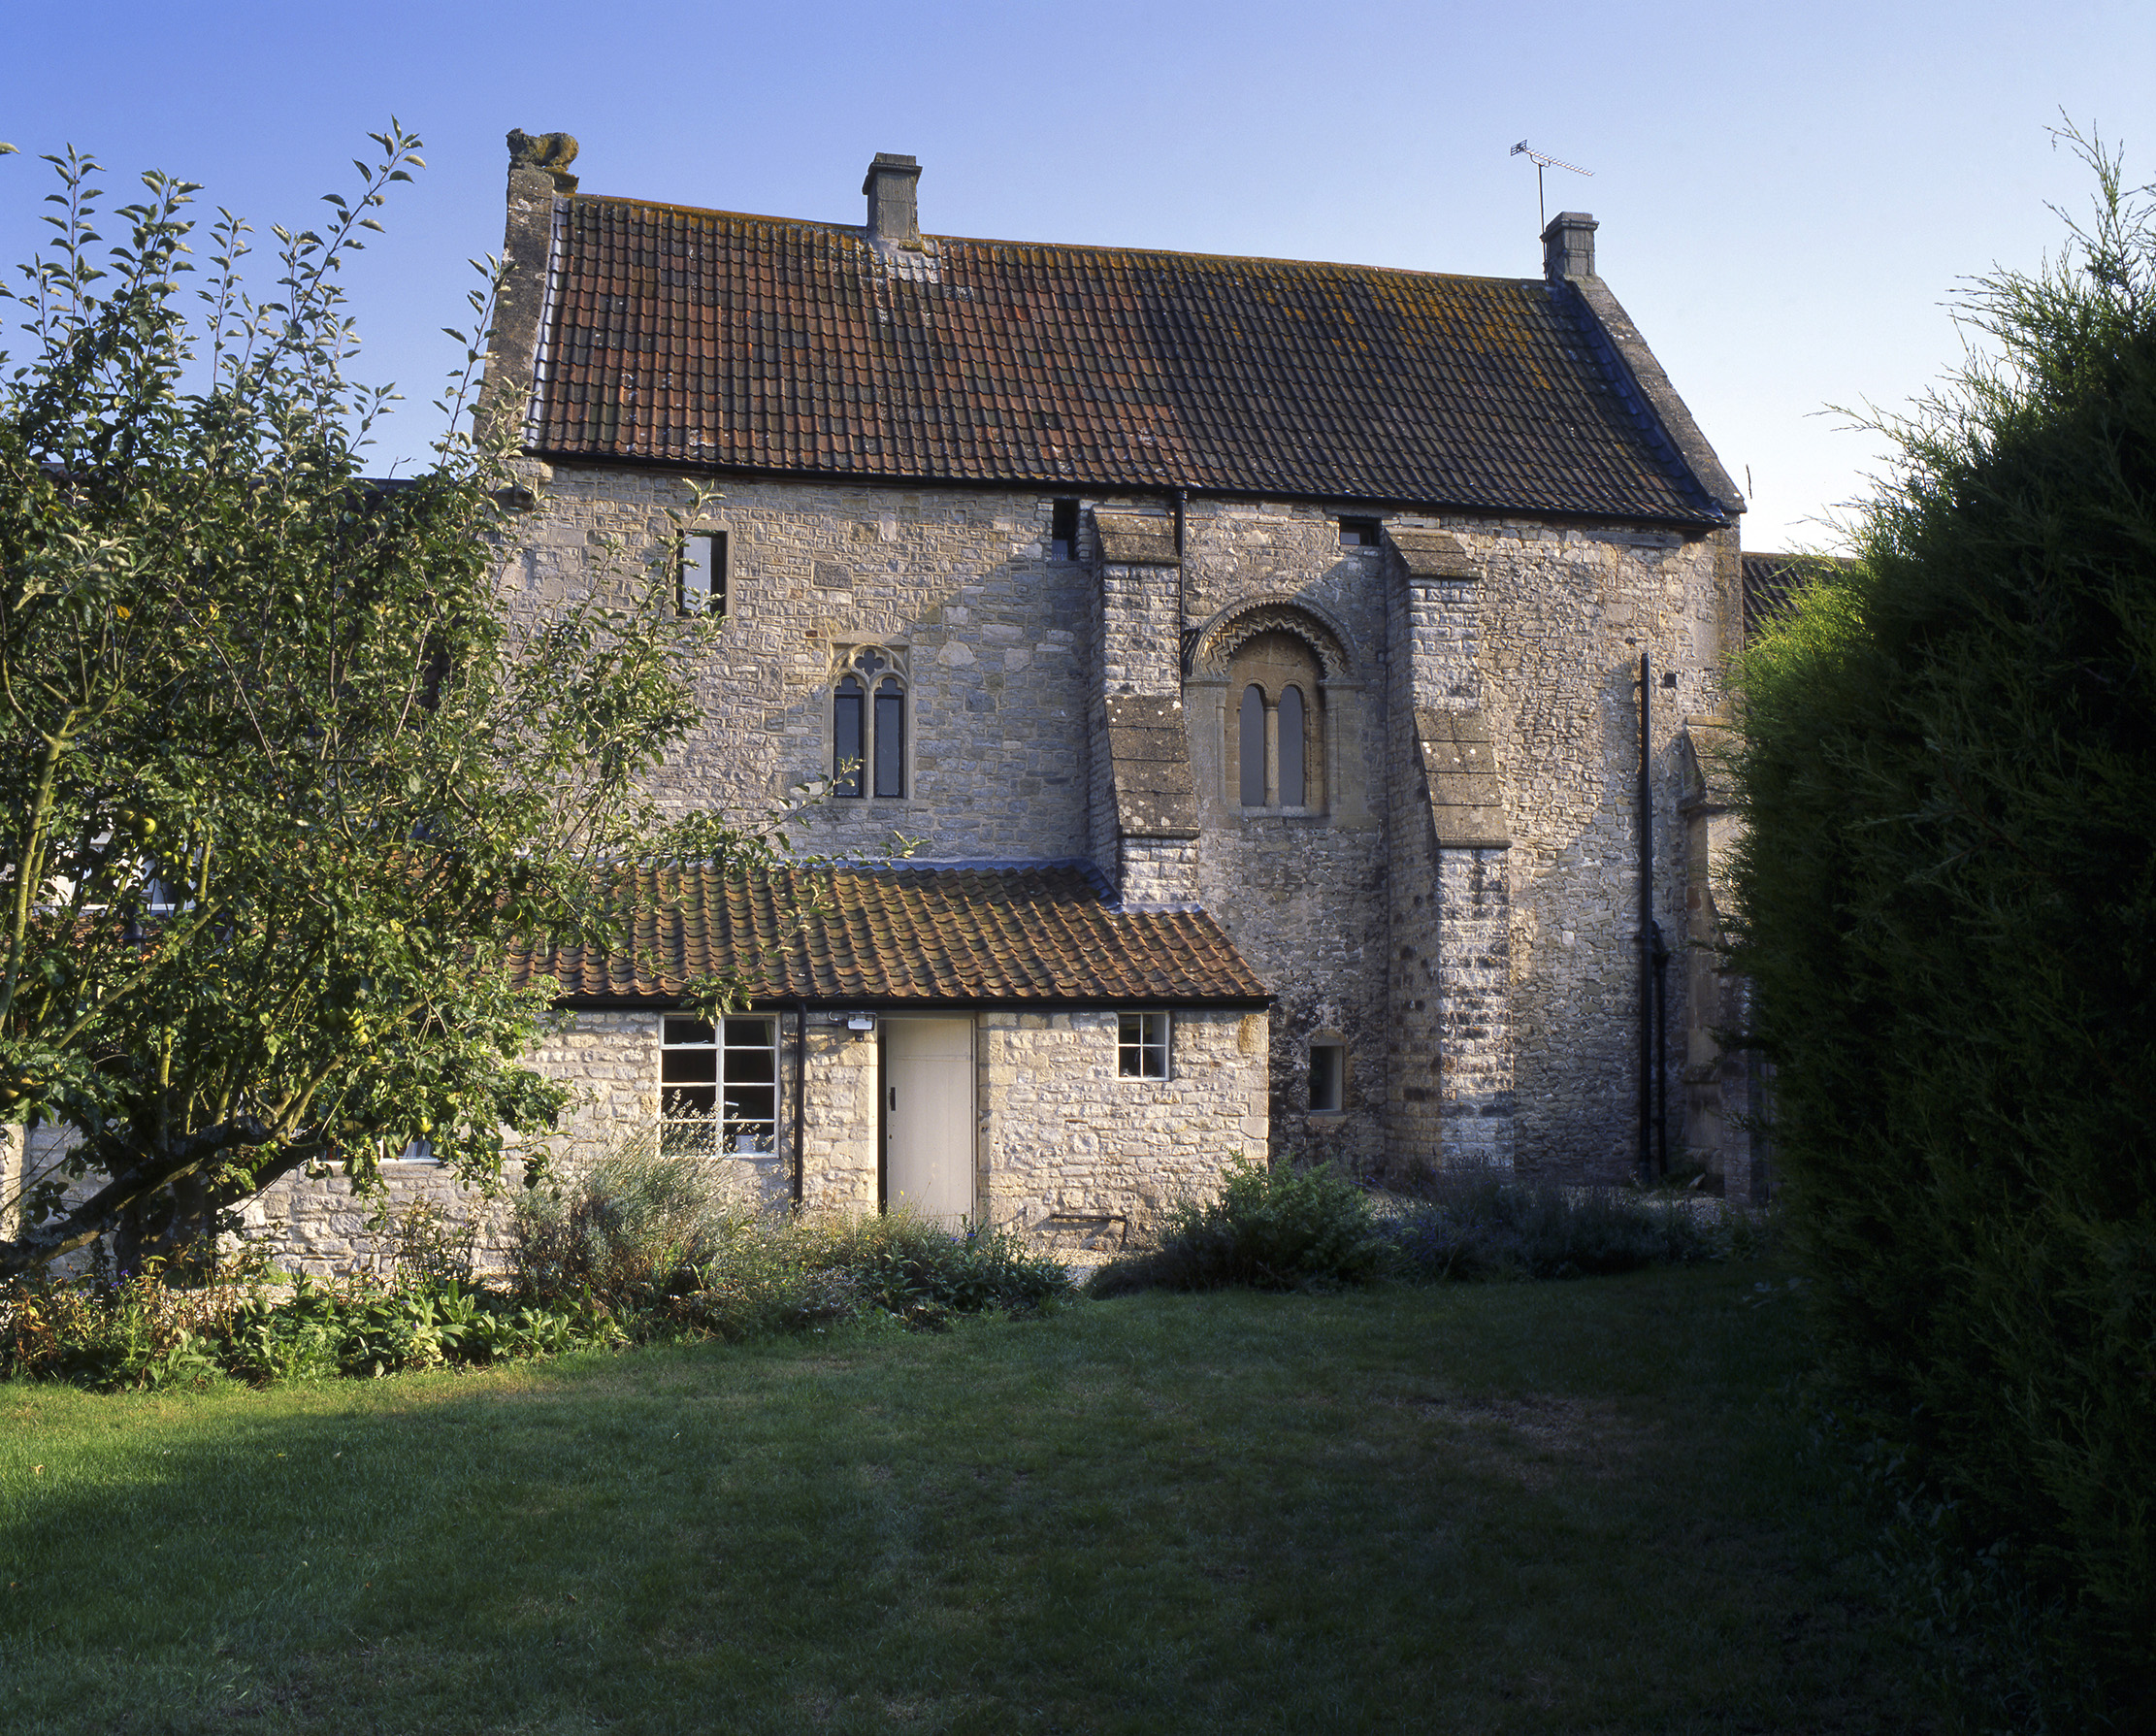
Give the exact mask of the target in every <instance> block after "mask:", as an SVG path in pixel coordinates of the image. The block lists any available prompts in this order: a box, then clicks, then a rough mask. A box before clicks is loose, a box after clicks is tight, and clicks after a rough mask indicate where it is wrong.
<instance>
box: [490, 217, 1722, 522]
mask: <svg viewBox="0 0 2156 1736" xmlns="http://www.w3.org/2000/svg"><path fill="white" fill-rule="evenodd" d="M927 242H928V246H927V248H926V250H925V251H923V252H920V253H910V254H901V255H898V256H896V257H894V256H892V255H890V254H887V253H884V252H879V250H878V249H877V248H876V247H875V246H873V245H871V244H870V242H869V241H868V240H867V239H866V236H865V234H864V233H863V231H861V230H859V229H855V228H849V227H846V226H843V225H837V224H827V223H809V222H798V221H791V220H787V219H782V218H777V217H763V216H747V215H741V214H738V213H730V212H712V211H697V210H690V209H687V208H683V207H679V206H670V205H655V204H650V203H647V202H643V201H638V200H630V199H612V198H601V197H595V196H592V195H589V194H577V195H572V196H568V197H565V198H563V199H562V200H561V201H560V203H559V207H558V215H557V220H556V229H555V239H554V243H553V269H552V272H551V274H550V280H549V290H548V296H547V311H546V315H545V318H544V321H543V330H542V332H541V335H540V336H541V347H540V351H539V362H538V373H539V380H538V392H537V396H536V398H535V401H534V405H533V420H532V425H531V434H530V440H531V444H532V446H533V448H534V449H535V450H537V451H539V452H541V453H544V454H547V455H549V456H556V457H589V458H614V459H628V460H637V461H641V462H645V463H680V464H689V465H697V466H715V467H741V468H746V469H753V470H762V471H771V472H780V473H805V474H814V475H835V476H846V477H857V478H860V479H863V480H874V479H900V478H904V479H910V480H950V481H971V482H1003V483H1012V484H1021V485H1031V486H1040V487H1049V486H1062V487H1071V488H1077V487H1079V486H1080V485H1090V486H1092V487H1095V488H1114V489H1132V490H1136V489H1148V490H1151V489H1169V488H1178V487H1181V488H1192V489H1201V490H1203V489H1211V490H1220V491H1230V492H1242V493H1257V494H1269V495H1287V496H1290V497H1295V498H1304V499H1325V500H1343V501H1366V502H1390V503H1399V504H1406V505H1415V506H1427V507H1465V508H1488V509H1495V510H1510V511H1524V512H1560V513H1574V514H1584V515H1593V516H1615V517H1624V518H1634V519H1650V520H1660V521H1678V522H1685V523H1715V522H1719V521H1720V514H1719V511H1718V510H1717V509H1716V508H1715V507H1713V506H1712V505H1711V504H1710V502H1709V501H1708V499H1707V497H1706V495H1705V494H1704V493H1703V492H1702V489H1701V487H1700V484H1699V483H1698V481H1697V480H1696V479H1694V478H1693V477H1692V476H1691V475H1689V474H1688V473H1687V472H1686V470H1685V469H1684V467H1683V465H1682V462H1681V461H1680V460H1678V459H1677V458H1676V457H1674V456H1673V455H1672V453H1671V452H1670V450H1669V448H1668V446H1667V444H1666V443H1665V442H1662V441H1661V440H1660V439H1659V438H1658V436H1657V435H1656V434H1655V433H1654V431H1653V427H1652V418H1651V415H1650V412H1649V411H1648V410H1647V409H1645V407H1644V406H1643V405H1642V403H1641V402H1640V401H1639V399H1638V396H1637V393H1636V391H1635V390H1634V389H1633V387H1632V386H1631V384H1630V383H1629V382H1628V381H1626V380H1625V379H1624V378H1621V377H1619V374H1618V372H1617V369H1616V366H1615V364H1614V363H1612V362H1611V361H1610V360H1609V359H1608V358H1607V356H1606V354H1605V353H1604V350H1603V348H1602V347H1601V346H1600V345H1599V344H1598V341H1597V339H1596V337H1595V334H1594V331H1593V328H1592V324H1591V318H1590V315H1589V314H1588V313H1587V311H1585V309H1584V307H1583V305H1582V304H1581V301H1580V297H1579V295H1578V293H1577V292H1576V291H1575V290H1574V289H1572V288H1571V287H1569V286H1562V285H1560V286H1555V287H1552V285H1550V284H1548V283H1546V282H1544V281H1542V280H1541V279H1539V278H1528V279H1521V278H1469V277H1452V276H1441V275H1438V274H1435V273H1429V272H1411V271H1393V270H1386V269H1381V268H1378V267H1372V266H1356V265H1328V264H1316V263H1304V262H1298V261H1290V260H1278V259H1253V258H1236V257H1223V256H1214V255H1207V254H1194V253H1168V252H1152V251H1141V250H1138V249H1135V248H1123V247H1094V246H1037V245H1033V244H1030V243H1019V242H996V241H969V240H964V239H961V238H958V237H952V236H940V237H929V238H927Z"/></svg>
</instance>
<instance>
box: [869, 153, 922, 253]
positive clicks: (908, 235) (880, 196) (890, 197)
mask: <svg viewBox="0 0 2156 1736" xmlns="http://www.w3.org/2000/svg"><path fill="white" fill-rule="evenodd" d="M920 179H921V165H920V164H919V163H917V162H915V161H914V159H913V158H911V157H906V156H897V155H894V154H893V153H892V152H890V151H888V150H879V151H877V152H876V160H875V161H874V162H872V163H870V164H869V165H868V174H867V178H866V180H863V181H862V183H861V190H862V191H863V192H864V193H866V194H867V195H868V239H869V240H870V241H872V242H876V243H879V244H881V245H882V246H887V247H918V246H920V245H921V214H920V211H919V208H918V207H917V206H916V204H915V202H914V183H915V182H916V181H918V180H920Z"/></svg>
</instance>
